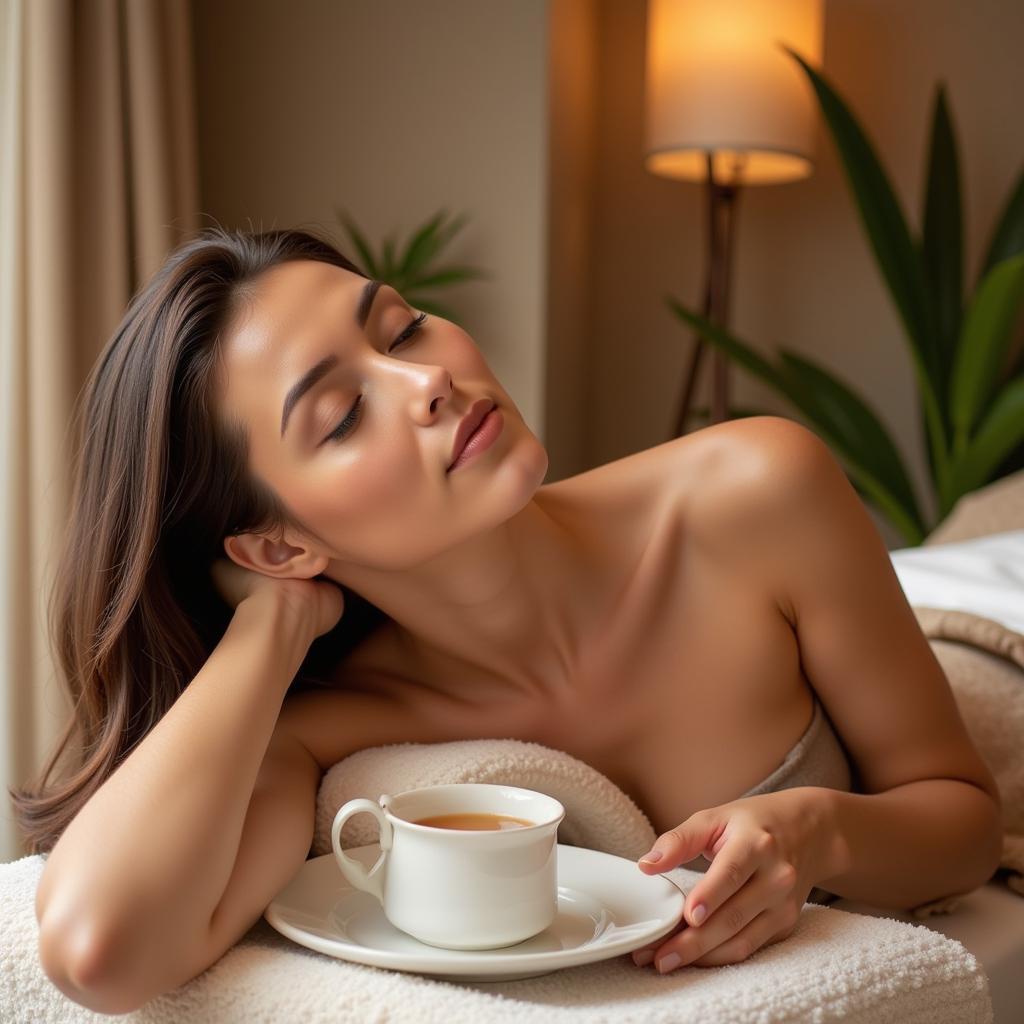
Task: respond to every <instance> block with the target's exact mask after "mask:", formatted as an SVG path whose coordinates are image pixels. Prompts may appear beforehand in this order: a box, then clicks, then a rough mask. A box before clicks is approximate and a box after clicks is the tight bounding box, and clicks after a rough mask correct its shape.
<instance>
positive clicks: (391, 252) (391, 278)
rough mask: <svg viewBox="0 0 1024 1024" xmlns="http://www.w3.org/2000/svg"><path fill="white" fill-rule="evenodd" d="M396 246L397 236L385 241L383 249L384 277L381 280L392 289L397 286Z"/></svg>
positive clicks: (381, 268)
mask: <svg viewBox="0 0 1024 1024" xmlns="http://www.w3.org/2000/svg"><path fill="white" fill-rule="evenodd" d="M395 245H396V240H395V236H394V235H391V236H390V237H389V238H385V239H384V244H383V245H382V247H381V267H380V272H381V274H382V275H383V276H382V277H381V280H382V281H384V282H385V283H386V284H390V285H391V286H392V287H393V286H394V284H395Z"/></svg>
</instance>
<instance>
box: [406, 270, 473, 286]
mask: <svg viewBox="0 0 1024 1024" xmlns="http://www.w3.org/2000/svg"><path fill="white" fill-rule="evenodd" d="M487 276H488V275H487V274H485V273H484V272H483V271H482V270H478V269H476V267H442V268H440V269H438V270H436V271H434V272H433V273H432V274H429V275H428V276H427V277H418V278H416V280H415V281H412V282H410V284H411V286H412V287H415V288H437V287H440V286H441V285H446V284H457V283H458V282H459V281H468V280H470V279H472V278H482V277H487Z"/></svg>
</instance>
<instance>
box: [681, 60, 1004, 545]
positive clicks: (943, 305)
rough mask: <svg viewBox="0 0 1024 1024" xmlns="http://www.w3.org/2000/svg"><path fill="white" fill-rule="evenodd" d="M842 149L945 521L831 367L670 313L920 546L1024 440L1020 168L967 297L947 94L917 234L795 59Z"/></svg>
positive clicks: (853, 134) (814, 74)
mask: <svg viewBox="0 0 1024 1024" xmlns="http://www.w3.org/2000/svg"><path fill="white" fill-rule="evenodd" d="M783 48H784V49H785V50H786V51H787V52H788V53H789V54H790V55H791V56H792V57H793V58H794V59H795V60H796V61H797V62H798V63H799V64H800V66H801V67H802V68H803V70H804V71H805V72H806V73H807V75H808V77H809V78H810V81H811V84H812V86H813V88H814V92H815V95H816V97H817V100H818V103H819V106H820V107H821V111H822V114H823V116H824V119H825V122H826V124H827V125H828V128H829V131H830V133H831V135H832V139H833V141H834V142H835V144H836V147H837V149H838V152H839V156H840V159H841V162H842V165H843V169H844V172H845V174H846V179H847V182H848V183H849V186H850V188H851V191H852V193H853V197H854V200H855V202H856V205H857V210H858V213H859V216H860V219H861V222H862V223H863V225H864V228H865V230H866V232H867V236H868V239H869V242H870V244H871V248H872V250H873V251H874V254H875V258H876V261H877V264H878V268H879V270H880V272H881V274H882V277H883V279H884V281H885V284H886V286H887V288H888V291H889V294H890V296H891V297H892V299H893V301H894V303H895V305H896V309H897V311H898V313H899V317H900V321H901V324H902V326H903V332H904V336H905V339H906V341H907V343H908V345H909V348H910V354H911V358H912V361H913V366H914V373H915V380H916V383H917V394H918V400H919V403H920V415H921V416H922V418H923V428H924V433H925V437H926V438H927V446H926V447H927V451H928V467H929V472H930V474H931V480H932V483H933V486H934V489H935V495H936V498H937V506H938V519H937V520H936V522H935V523H933V524H932V525H931V526H927V525H926V524H925V522H924V520H923V517H922V515H921V512H920V508H919V506H918V503H917V499H916V496H915V494H914V489H913V486H912V485H911V482H910V477H909V475H908V474H907V471H906V468H905V466H904V464H903V460H902V458H901V457H900V454H899V451H898V449H897V447H896V445H895V444H894V443H893V441H892V438H891V437H890V436H889V433H888V431H887V430H886V429H885V427H884V426H883V425H882V423H881V421H880V419H879V417H878V415H877V414H876V412H875V411H874V409H873V408H872V407H871V405H870V404H869V403H868V402H867V401H866V400H865V399H863V398H862V397H860V396H859V395H858V394H856V392H855V391H854V390H853V389H852V388H850V387H849V386H848V385H846V384H844V383H843V382H842V381H841V380H839V379H838V378H837V377H835V376H834V375H833V374H831V373H830V372H829V371H828V370H826V369H825V368H824V367H823V366H821V365H819V364H817V363H815V362H813V361H812V360H810V359H808V358H807V357H806V356H801V355H798V354H797V353H795V352H792V351H789V350H787V349H784V348H781V347H780V348H779V357H778V360H777V362H775V363H772V362H770V361H769V360H767V359H764V358H763V357H762V356H761V355H760V354H759V353H757V352H756V351H755V350H754V349H753V348H752V347H751V346H750V345H749V344H747V343H745V342H743V341H741V340H740V339H739V338H737V337H736V336H735V335H734V334H732V333H730V332H728V331H726V330H723V329H722V328H720V327H718V326H716V325H715V324H714V323H712V322H711V321H709V320H708V319H706V318H705V317H703V316H701V315H700V314H698V313H695V312H693V311H692V310H690V309H688V308H686V307H685V306H684V305H683V304H682V303H680V302H678V301H677V300H676V299H674V298H672V297H671V296H667V297H666V301H667V303H668V305H669V307H670V309H671V310H672V312H673V313H674V314H675V315H676V316H677V317H679V319H680V320H681V321H683V322H684V323H685V324H687V325H688V326H691V327H694V328H696V329H697V331H698V333H699V334H701V335H702V336H703V337H704V338H706V339H707V341H708V343H709V344H712V345H715V346H716V347H718V348H719V349H721V350H722V351H723V352H725V353H726V354H727V355H728V356H729V358H730V359H732V360H733V361H734V362H736V363H738V364H739V365H740V366H742V367H743V368H744V369H746V370H748V371H749V372H751V373H753V374H755V375H756V376H758V377H760V378H761V379H762V380H764V381H766V382H767V383H768V384H769V385H770V386H772V387H773V388H774V389H775V390H777V391H779V392H780V393H781V394H783V395H784V396H785V397H786V398H787V399H788V400H789V401H790V402H791V403H792V404H793V405H794V406H796V408H798V409H799V410H800V411H801V412H802V413H803V414H804V415H805V416H806V417H807V419H808V420H809V421H810V422H811V424H812V425H813V427H814V429H815V430H816V432H818V433H819V435H820V436H821V437H822V439H823V440H825V441H826V442H827V443H828V444H829V445H830V446H831V447H832V448H833V449H834V450H835V451H836V453H837V455H838V456H839V457H840V458H841V459H842V460H843V462H844V464H845V467H846V470H847V473H848V475H849V477H850V480H851V482H852V483H853V485H854V486H855V487H856V488H857V490H858V492H859V493H860V494H861V495H862V496H863V497H864V498H865V499H866V500H868V501H870V502H872V503H873V504H874V505H875V506H876V507H877V508H878V509H879V511H880V512H881V513H882V514H883V515H885V516H886V517H887V518H888V519H889V520H890V522H892V523H893V525H894V526H895V527H896V528H897V529H898V530H899V531H900V533H901V534H902V535H903V536H904V537H906V539H907V542H908V544H910V545H915V544H919V543H920V542H921V541H922V540H923V538H924V537H925V536H926V534H927V533H929V532H930V531H931V530H932V529H934V527H935V526H936V525H938V523H939V522H941V521H942V519H944V518H945V517H946V515H948V514H949V512H950V510H951V509H952V508H953V506H954V505H955V504H956V501H957V500H958V498H960V496H961V495H963V494H965V493H966V492H968V491H972V490H975V489H976V488H978V487H980V486H982V485H983V484H985V483H987V482H989V481H990V480H991V479H993V478H994V477H993V474H994V473H996V471H997V470H998V469H999V467H1000V465H1001V464H1002V463H1004V462H1005V460H1006V459H1007V458H1008V457H1009V456H1010V455H1011V454H1012V453H1014V451H1015V450H1017V449H1018V447H1019V446H1021V445H1022V444H1024V368H1022V367H1021V365H1020V363H1021V360H1020V359H1019V358H1017V359H1013V360H1011V359H1008V358H1007V356H1008V349H1009V346H1010V342H1011V340H1012V334H1013V328H1014V325H1015V323H1016V320H1017V315H1018V312H1019V310H1020V307H1021V300H1022V298H1024V173H1022V174H1021V175H1020V176H1019V177H1018V179H1017V182H1016V185H1015V187H1014V188H1013V190H1012V191H1011V193H1010V196H1009V198H1008V200H1007V202H1006V204H1005V206H1004V208H1003V211H1002V214H1001V215H1000V217H999V218H998V219H997V221H996V224H995V227H994V229H993V231H992V234H991V237H990V241H989V245H988V249H987V251H986V256H985V259H984V261H983V263H982V266H981V269H980V272H979V274H978V279H977V281H976V282H975V284H974V287H973V289H972V291H971V292H970V293H969V294H968V295H966V296H965V295H964V292H963V245H962V234H963V230H962V217H961V200H960V177H959V162H958V156H957V144H956V137H955V134H954V131H953V124H952V120H951V118H950V114H949V109H948V107H947V104H946V97H945V90H944V88H943V86H942V85H941V84H940V85H939V87H938V89H937V90H936V96H935V103H934V113H933V117H932V124H931V140H930V147H929V148H930V154H929V160H928V165H927V187H926V190H925V198H924V209H923V211H922V218H921V231H920V233H919V234H918V235H916V236H915V235H914V234H912V233H911V230H910V228H909V227H908V224H907V220H906V218H905V217H904V214H903V210H902V208H901V206H900V204H899V201H898V200H897V198H896V195H895V192H894V191H893V188H892V186H891V184H890V182H889V179H888V177H887V176H886V173H885V171H884V170H883V168H882V165H881V163H880V162H879V160H878V158H877V156H876V155H875V152H874V149H873V148H872V146H871V143H870V142H869V141H868V139H867V137H866V135H865V134H864V132H863V130H862V129H861V127H860V125H859V124H858V122H857V120H856V119H855V118H854V116H853V114H852V113H851V112H850V110H849V109H848V107H847V105H846V104H845V103H844V102H843V100H842V99H841V98H840V97H839V95H838V93H837V92H836V90H835V89H834V88H833V87H832V85H831V84H830V83H829V82H828V81H827V80H826V79H825V77H824V76H823V75H822V74H821V73H820V72H819V71H816V70H815V69H814V68H812V67H811V66H810V65H809V64H807V62H806V61H805V60H804V59H803V58H802V57H800V55H799V54H797V53H796V52H795V51H794V50H792V49H790V48H789V47H787V46H784V47H783Z"/></svg>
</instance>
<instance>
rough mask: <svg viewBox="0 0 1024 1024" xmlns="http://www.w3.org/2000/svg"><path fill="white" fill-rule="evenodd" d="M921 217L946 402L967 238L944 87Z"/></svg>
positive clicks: (941, 391)
mask: <svg viewBox="0 0 1024 1024" xmlns="http://www.w3.org/2000/svg"><path fill="white" fill-rule="evenodd" d="M921 221H922V224H923V230H922V237H921V260H922V265H923V268H924V276H925V284H926V288H927V295H928V299H929V301H930V303H931V310H932V320H933V323H934V324H935V330H936V341H937V348H938V362H939V366H938V369H939V374H940V376H939V379H938V381H937V386H936V391H937V392H938V394H939V396H940V399H941V404H942V405H943V406H944V405H945V401H946V399H945V396H946V395H948V394H949V376H950V370H951V367H952V365H953V360H954V357H955V355H956V347H957V338H958V337H959V335H960V316H961V305H962V301H963V300H962V293H963V240H962V213H961V208H960V172H959V161H958V159H957V145H956V138H955V137H954V134H953V124H952V121H951V119H950V115H949V109H948V107H947V106H946V92H945V89H944V87H943V86H941V85H940V86H939V88H938V90H937V91H936V94H935V111H934V114H933V117H932V131H931V145H930V156H929V160H928V181H927V187H926V190H925V204H924V214H923V216H922V218H921Z"/></svg>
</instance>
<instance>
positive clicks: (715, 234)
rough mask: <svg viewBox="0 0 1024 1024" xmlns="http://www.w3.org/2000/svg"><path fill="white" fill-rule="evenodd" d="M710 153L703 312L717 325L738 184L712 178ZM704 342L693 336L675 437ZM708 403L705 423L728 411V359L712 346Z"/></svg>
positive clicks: (682, 428)
mask: <svg viewBox="0 0 1024 1024" xmlns="http://www.w3.org/2000/svg"><path fill="white" fill-rule="evenodd" d="M713 157H714V153H713V152H712V151H710V150H709V151H708V152H707V153H706V158H707V180H706V186H705V196H706V197H707V278H706V285H705V289H704V310H703V312H704V316H705V317H706V318H707V319H708V320H710V321H711V322H712V323H714V324H717V325H718V326H720V327H726V326H728V321H729V276H730V271H731V267H732V250H733V242H734V239H735V233H736V232H735V225H736V214H735V208H736V200H737V197H738V195H739V185H724V184H720V183H718V182H717V181H715V174H714V163H713ZM705 344H706V342H705V341H704V338H703V337H701V336H700V335H699V334H697V335H695V336H694V345H693V350H692V352H691V355H690V365H689V367H688V369H687V374H686V380H685V381H684V384H683V395H682V400H681V401H680V404H679V413H678V416H677V418H676V432H675V436H676V437H681V436H682V435H683V434H685V433H686V419H687V416H688V415H689V411H690V403H691V401H692V399H693V391H694V388H695V386H696V382H697V374H698V372H699V371H700V363H701V357H702V355H703V353H704V345H705ZM712 374H713V375H712V382H711V385H712V386H711V403H710V415H709V417H708V424H709V425H710V424H712V423H721V422H722V421H723V420H725V419H728V415H729V360H728V358H727V357H726V356H725V354H724V353H723V352H721V351H719V350H718V349H715V351H714V353H713V355H712Z"/></svg>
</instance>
